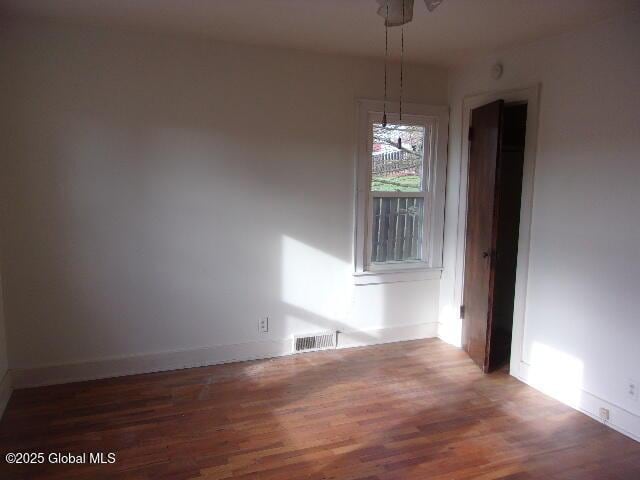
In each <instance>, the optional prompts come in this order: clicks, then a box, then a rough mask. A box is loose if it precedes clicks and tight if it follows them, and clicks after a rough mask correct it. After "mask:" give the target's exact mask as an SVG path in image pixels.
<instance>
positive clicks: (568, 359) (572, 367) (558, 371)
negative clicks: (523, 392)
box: [529, 342, 584, 408]
mask: <svg viewBox="0 0 640 480" xmlns="http://www.w3.org/2000/svg"><path fill="white" fill-rule="evenodd" d="M583 370H584V364H583V362H582V360H580V359H578V358H576V357H574V356H572V355H569V354H568V353H565V352H562V351H561V350H557V349H555V348H553V347H550V346H548V345H544V344H542V343H538V342H534V343H533V346H532V349H531V365H530V367H529V383H530V384H531V385H532V386H533V387H535V388H537V389H539V390H541V391H542V392H544V393H546V394H547V395H550V396H551V397H553V398H556V399H557V400H560V401H561V402H563V403H566V404H567V405H570V406H571V407H574V408H578V407H580V401H581V398H582V378H583Z"/></svg>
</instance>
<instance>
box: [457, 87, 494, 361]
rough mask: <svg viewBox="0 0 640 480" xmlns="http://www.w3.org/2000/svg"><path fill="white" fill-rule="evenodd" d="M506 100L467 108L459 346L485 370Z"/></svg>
mask: <svg viewBox="0 0 640 480" xmlns="http://www.w3.org/2000/svg"><path fill="white" fill-rule="evenodd" d="M503 109H504V101H502V100H498V101H496V102H493V103H490V104H488V105H484V106H482V107H479V108H476V109H474V110H473V111H472V112H471V130H470V132H469V180H468V193H467V233H466V243H465V263H464V291H463V305H464V306H463V321H462V344H463V348H464V349H465V350H466V351H467V352H468V354H469V356H470V357H471V358H472V359H473V361H474V362H475V363H476V364H478V366H480V368H482V369H483V371H488V368H489V346H490V344H491V343H490V341H491V339H490V333H491V319H492V312H491V310H492V304H493V302H492V297H493V289H494V280H495V251H496V240H497V239H496V234H495V228H494V217H495V207H496V173H497V166H498V163H499V157H500V146H501V136H502V117H503Z"/></svg>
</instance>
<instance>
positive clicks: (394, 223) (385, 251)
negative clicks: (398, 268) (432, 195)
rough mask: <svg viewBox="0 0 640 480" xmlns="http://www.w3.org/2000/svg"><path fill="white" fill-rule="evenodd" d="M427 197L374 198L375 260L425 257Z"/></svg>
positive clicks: (397, 260) (408, 259) (414, 259)
mask: <svg viewBox="0 0 640 480" xmlns="http://www.w3.org/2000/svg"><path fill="white" fill-rule="evenodd" d="M423 212H424V199H423V198H416V197H373V228H372V229H371V231H372V238H371V241H372V249H371V262H373V263H386V262H402V261H412V260H413V261H417V260H421V259H422V223H423V219H424V214H423Z"/></svg>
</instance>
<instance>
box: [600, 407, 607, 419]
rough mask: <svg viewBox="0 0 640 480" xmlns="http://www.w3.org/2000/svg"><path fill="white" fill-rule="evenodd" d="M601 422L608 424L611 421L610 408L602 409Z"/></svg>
mask: <svg viewBox="0 0 640 480" xmlns="http://www.w3.org/2000/svg"><path fill="white" fill-rule="evenodd" d="M600 420H602V421H603V422H608V421H609V409H608V408H604V407H600Z"/></svg>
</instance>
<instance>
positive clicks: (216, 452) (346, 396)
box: [0, 339, 640, 480]
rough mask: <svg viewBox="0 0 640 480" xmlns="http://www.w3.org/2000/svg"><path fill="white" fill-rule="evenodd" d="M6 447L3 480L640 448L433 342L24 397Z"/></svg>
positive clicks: (632, 456)
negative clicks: (63, 461) (94, 460)
mask: <svg viewBox="0 0 640 480" xmlns="http://www.w3.org/2000/svg"><path fill="white" fill-rule="evenodd" d="M0 450H1V451H2V458H1V459H0V478H2V479H13V478H29V479H35V478H50V479H65V480H73V479H102V478H118V479H154V480H158V479H191V478H198V479H210V480H213V479H225V478H234V479H259V480H283V479H285V480H286V479H296V480H297V479H343V480H356V479H360V480H365V479H367V480H375V479H378V480H388V479H402V480H409V479H429V480H444V479H474V480H488V479H504V480H525V479H536V478H545V479H553V480H575V479H593V480H605V479H612V480H622V479H627V480H638V479H640V443H637V442H635V441H633V440H631V439H629V438H626V437H624V436H623V435H621V434H619V433H617V432H615V431H613V430H611V429H609V428H606V427H605V426H603V425H601V424H600V423H598V422H596V421H594V420H592V419H590V418H588V417H586V416H585V415H582V414H580V413H578V412H575V411H574V410H572V409H570V408H568V407H566V406H564V405H562V404H560V403H558V402H556V401H554V400H552V399H550V398H548V397H546V396H544V395H542V394H541V393H538V392H537V391H535V390H533V389H531V388H529V387H528V386H526V385H524V384H522V383H520V382H518V381H517V380H515V379H514V378H512V377H510V376H508V375H507V374H505V373H504V372H496V373H494V374H491V375H483V374H482V373H481V372H480V371H479V370H478V368H477V367H476V366H475V365H474V364H473V363H472V362H471V360H469V359H468V357H467V356H466V355H465V354H464V353H463V352H462V351H460V350H458V349H456V348H453V347H451V346H449V345H446V344H445V343H443V342H441V341H439V340H436V339H432V340H420V341H412V342H403V343H395V344H387V345H381V346H375V347H366V348H357V349H348V350H338V351H328V352H317V353H310V354H304V355H297V356H291V357H286V358H278V359H272V360H263V361H254V362H243V363H236V364H229V365H220V366H214V367H205V368H194V369H189V370H181V371H174V372H166V373H155V374H148V375H137V376H130V377H122V378H116V379H109V380H99V381H93V382H83V383H76V384H69V385H59V386H53V387H43V388H36V389H26V390H19V391H16V392H14V394H13V397H12V399H11V401H10V403H9V406H8V408H7V411H6V413H5V415H4V417H3V419H2V421H1V422H0ZM8 451H31V452H45V453H47V452H72V453H82V452H115V453H116V456H117V457H116V458H117V460H116V462H115V463H114V464H112V465H50V464H44V465H32V466H17V465H13V466H9V465H7V463H6V462H5V461H4V455H5V453H6V452H8Z"/></svg>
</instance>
